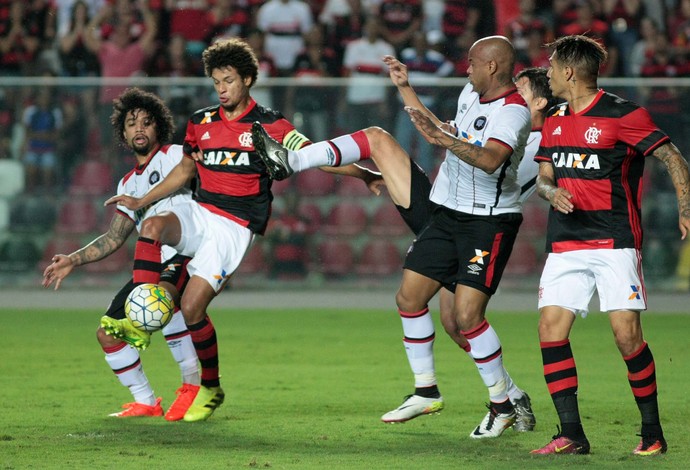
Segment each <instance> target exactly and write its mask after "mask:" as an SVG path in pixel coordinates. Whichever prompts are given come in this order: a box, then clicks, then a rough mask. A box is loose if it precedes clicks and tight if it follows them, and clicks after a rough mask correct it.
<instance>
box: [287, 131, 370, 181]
mask: <svg viewBox="0 0 690 470" xmlns="http://www.w3.org/2000/svg"><path fill="white" fill-rule="evenodd" d="M370 155H371V152H370V150H369V141H368V139H367V137H366V134H364V132H362V131H357V132H355V133H353V134H347V135H343V136H340V137H336V138H335V139H332V140H324V141H322V142H316V143H314V144H311V145H308V146H306V147H304V148H301V149H299V150H298V151H297V152H294V151H292V150H288V163H289V164H290V167H291V168H292V169H293V170H294V171H295V172H300V171H304V170H308V169H309V168H318V167H320V166H345V165H349V164H350V163H355V162H358V161H360V160H363V159H367V158H369V156H370Z"/></svg>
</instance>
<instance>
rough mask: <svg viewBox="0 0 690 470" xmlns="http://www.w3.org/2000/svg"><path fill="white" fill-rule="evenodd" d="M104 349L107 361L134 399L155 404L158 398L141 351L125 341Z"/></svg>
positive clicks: (147, 403)
mask: <svg viewBox="0 0 690 470" xmlns="http://www.w3.org/2000/svg"><path fill="white" fill-rule="evenodd" d="M103 351H105V361H106V362H107V363H108V365H109V366H110V368H111V369H112V370H113V372H115V375H116V376H117V378H118V380H119V381H120V383H121V384H122V385H124V386H125V387H127V388H129V391H130V392H131V393H132V396H133V397H134V401H135V402H137V403H143V404H145V405H149V406H153V405H155V403H156V398H155V396H154V393H153V389H152V388H151V384H150V383H149V379H147V378H146V374H144V369H143V367H142V366H141V359H140V358H139V352H138V351H137V350H136V349H134V348H133V347H132V346H130V345H129V344H127V343H124V342H123V343H122V344H119V345H117V346H115V347H112V348H104V349H103Z"/></svg>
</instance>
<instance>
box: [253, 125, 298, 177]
mask: <svg viewBox="0 0 690 470" xmlns="http://www.w3.org/2000/svg"><path fill="white" fill-rule="evenodd" d="M252 141H253V142H254V149H255V150H256V153H257V154H259V158H261V161H263V162H264V164H265V165H266V169H267V170H268V174H269V175H270V176H271V178H273V179H274V180H276V181H281V180H284V179H285V178H287V177H288V176H290V175H291V174H293V173H294V171H293V169H292V168H291V167H290V163H289V162H288V151H287V149H286V148H285V147H283V146H282V145H281V144H280V143H279V142H277V141H276V140H275V139H274V138H273V137H271V136H270V135H268V132H266V129H264V128H263V126H262V125H261V124H259V123H258V122H255V123H254V124H252Z"/></svg>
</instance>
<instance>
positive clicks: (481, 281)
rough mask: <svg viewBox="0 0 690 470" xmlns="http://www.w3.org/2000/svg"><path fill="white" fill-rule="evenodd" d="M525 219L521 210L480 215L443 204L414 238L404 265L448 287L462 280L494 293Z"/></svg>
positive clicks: (473, 286) (462, 282)
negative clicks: (514, 212) (518, 211)
mask: <svg viewBox="0 0 690 470" xmlns="http://www.w3.org/2000/svg"><path fill="white" fill-rule="evenodd" d="M521 223H522V214H519V213H516V214H502V215H493V216H479V215H470V214H465V213H462V212H457V211H454V210H451V209H448V208H445V207H439V208H437V209H436V210H435V211H434V212H433V214H432V216H431V219H430V221H429V224H428V225H427V227H426V228H425V229H424V230H423V231H422V233H421V234H420V235H419V237H417V239H416V240H415V241H414V243H413V245H412V248H411V250H410V251H409V252H408V254H407V258H406V259H405V265H404V268H405V269H409V270H411V271H414V272H416V273H419V274H422V275H423V276H426V277H429V278H431V279H434V280H436V281H439V282H440V283H441V284H443V286H444V287H446V288H448V286H453V285H454V284H461V285H464V286H468V287H472V288H475V289H478V290H480V291H482V292H484V293H485V294H487V295H489V296H491V295H493V294H494V293H495V292H496V289H497V288H498V283H499V281H500V280H501V276H502V275H503V270H504V269H505V267H506V264H507V263H508V258H510V253H511V251H512V250H513V244H514V243H515V237H516V236H517V233H518V229H519V228H520V224H521ZM451 290H453V289H451Z"/></svg>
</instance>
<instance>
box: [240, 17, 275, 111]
mask: <svg viewBox="0 0 690 470" xmlns="http://www.w3.org/2000/svg"><path fill="white" fill-rule="evenodd" d="M265 40H266V35H265V34H264V32H263V31H261V30H260V29H258V28H253V29H252V30H250V31H249V35H248V36H247V44H249V46H250V47H251V48H252V49H253V50H254V54H255V55H256V60H257V61H258V62H259V78H258V79H257V81H258V82H259V83H261V82H262V81H263V79H264V78H267V77H276V76H277V75H278V70H277V69H276V64H275V61H274V60H273V57H272V56H271V55H270V54H268V53H267V52H266V48H265V47H264V43H265ZM275 90H276V88H275V87H274V88H271V89H269V88H266V87H263V86H261V85H260V84H258V85H254V88H252V96H253V97H254V101H256V102H257V103H261V104H262V105H263V106H266V107H268V108H273V109H275V107H274V106H273V91H275Z"/></svg>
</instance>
